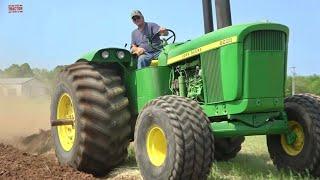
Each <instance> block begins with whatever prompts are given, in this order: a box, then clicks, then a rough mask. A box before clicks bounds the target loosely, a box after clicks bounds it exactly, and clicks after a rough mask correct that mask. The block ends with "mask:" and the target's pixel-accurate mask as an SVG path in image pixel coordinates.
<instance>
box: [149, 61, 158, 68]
mask: <svg viewBox="0 0 320 180" xmlns="http://www.w3.org/2000/svg"><path fill="white" fill-rule="evenodd" d="M150 66H153V67H156V66H158V59H152V60H151V63H150Z"/></svg>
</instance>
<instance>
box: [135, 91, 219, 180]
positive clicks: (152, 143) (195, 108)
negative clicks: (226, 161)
mask: <svg viewBox="0 0 320 180" xmlns="http://www.w3.org/2000/svg"><path fill="white" fill-rule="evenodd" d="M135 152H136V160H137V163H138V166H139V168H140V171H141V174H142V176H143V178H144V179H148V180H149V179H172V180H175V179H206V177H207V175H208V174H209V172H210V170H211V166H212V163H213V161H214V157H213V154H214V137H213V134H212V132H211V129H210V122H209V119H208V118H207V117H206V115H205V114H204V113H203V111H202V110H201V108H200V106H199V105H198V104H197V102H195V101H192V100H190V99H187V98H184V97H179V96H162V97H159V98H157V99H155V100H153V101H151V102H150V103H148V104H147V105H146V106H145V107H144V109H143V110H142V111H141V113H140V114H139V117H138V120H137V123H136V127H135Z"/></svg>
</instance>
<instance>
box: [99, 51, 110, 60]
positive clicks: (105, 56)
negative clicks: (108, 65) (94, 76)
mask: <svg viewBox="0 0 320 180" xmlns="http://www.w3.org/2000/svg"><path fill="white" fill-rule="evenodd" d="M101 56H102V58H103V59H107V58H108V57H109V52H108V51H102V53H101Z"/></svg>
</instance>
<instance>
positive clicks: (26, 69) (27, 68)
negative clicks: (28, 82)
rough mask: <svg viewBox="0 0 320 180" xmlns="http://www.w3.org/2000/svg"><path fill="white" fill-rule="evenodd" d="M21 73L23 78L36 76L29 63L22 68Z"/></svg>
mask: <svg viewBox="0 0 320 180" xmlns="http://www.w3.org/2000/svg"><path fill="white" fill-rule="evenodd" d="M20 73H21V75H22V76H23V77H33V76H34V74H33V72H32V70H31V68H30V65H29V64H28V63H24V64H22V65H21V66H20Z"/></svg>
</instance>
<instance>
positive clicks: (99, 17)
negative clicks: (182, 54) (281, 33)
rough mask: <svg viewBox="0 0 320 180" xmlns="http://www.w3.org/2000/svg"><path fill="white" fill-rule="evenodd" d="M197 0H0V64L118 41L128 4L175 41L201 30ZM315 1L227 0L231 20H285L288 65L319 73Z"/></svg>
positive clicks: (76, 53)
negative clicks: (11, 8)
mask: <svg viewBox="0 0 320 180" xmlns="http://www.w3.org/2000/svg"><path fill="white" fill-rule="evenodd" d="M213 1H214V0H213ZM201 3H202V1H201V0H174V1H173V0H162V1H150V0H149V1H148V0H135V1H132V0H127V1H124V0H122V1H119V0H91V1H77V0H68V1H63V0H54V1H49V0H42V1H39V0H0V28H1V30H0V69H3V68H6V67H8V66H9V65H11V64H12V63H16V64H22V63H24V62H28V63H29V64H30V65H31V66H32V67H38V68H47V69H52V68H54V67H55V66H57V65H62V64H70V63H73V62H74V61H75V60H76V59H77V58H79V57H80V56H81V55H83V54H84V53H86V52H88V51H90V50H95V49H100V48H104V47H123V46H124V44H125V43H129V42H130V34H131V31H132V30H133V29H134V28H135V26H134V25H133V24H132V22H131V19H130V12H131V11H132V10H133V9H140V10H141V11H142V13H143V14H144V16H145V18H146V20H147V21H153V22H156V23H158V24H159V25H161V26H164V27H168V28H170V29H173V30H174V31H175V32H176V34H177V40H178V41H185V40H188V39H193V38H196V37H198V36H201V35H202V34H203V31H204V30H203V29H204V28H203V19H202V4H201ZM9 4H23V6H24V12H23V13H21V14H12V13H8V5H9ZM319 7H320V1H319V0H307V1H292V0H281V1H279V0H268V1H263V0H231V10H232V20H233V24H242V23H248V22H257V21H266V20H268V21H271V22H277V23H281V24H285V25H287V26H289V28H290V41H289V57H288V66H289V67H290V66H296V67H297V73H298V74H300V75H311V74H320V55H319V54H320V46H319V45H318V44H319V42H320V36H319V32H320V12H319ZM214 22H215V18H214Z"/></svg>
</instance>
